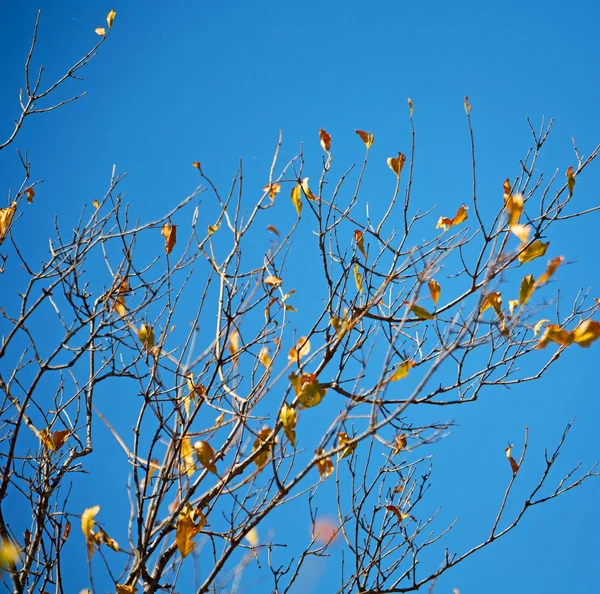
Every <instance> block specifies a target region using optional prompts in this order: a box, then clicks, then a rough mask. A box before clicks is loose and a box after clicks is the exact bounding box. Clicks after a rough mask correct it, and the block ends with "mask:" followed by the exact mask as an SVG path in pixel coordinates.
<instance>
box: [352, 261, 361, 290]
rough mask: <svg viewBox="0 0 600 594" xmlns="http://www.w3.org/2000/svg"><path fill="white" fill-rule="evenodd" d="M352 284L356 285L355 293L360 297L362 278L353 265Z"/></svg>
mask: <svg viewBox="0 0 600 594" xmlns="http://www.w3.org/2000/svg"><path fill="white" fill-rule="evenodd" d="M353 270H354V283H355V284H356V289H357V291H358V292H359V293H360V294H361V295H362V292H363V276H362V274H361V273H360V268H359V267H358V264H355V265H354V269H353Z"/></svg>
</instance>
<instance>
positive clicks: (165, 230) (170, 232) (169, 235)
mask: <svg viewBox="0 0 600 594" xmlns="http://www.w3.org/2000/svg"><path fill="white" fill-rule="evenodd" d="M160 233H161V235H163V236H164V238H165V252H166V253H167V255H168V254H170V253H171V252H172V251H173V248H174V247H175V244H176V243H177V226H176V225H171V224H170V223H165V224H164V225H163V226H162V229H161V231H160Z"/></svg>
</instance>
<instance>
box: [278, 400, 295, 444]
mask: <svg viewBox="0 0 600 594" xmlns="http://www.w3.org/2000/svg"><path fill="white" fill-rule="evenodd" d="M279 418H280V419H281V424H282V425H283V432H284V433H285V435H286V437H287V438H288V439H289V440H290V443H291V444H292V447H294V448H295V447H296V423H297V422H298V417H297V414H296V411H295V410H294V409H293V408H292V407H291V406H289V405H288V403H287V402H284V403H283V406H282V407H281V411H279Z"/></svg>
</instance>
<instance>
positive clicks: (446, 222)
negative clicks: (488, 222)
mask: <svg viewBox="0 0 600 594" xmlns="http://www.w3.org/2000/svg"><path fill="white" fill-rule="evenodd" d="M467 209H468V207H467V206H465V205H464V204H463V205H462V206H461V207H460V208H459V209H458V210H457V211H456V214H455V215H454V217H453V218H451V219H449V218H447V217H440V218H439V219H438V222H437V225H436V227H435V228H436V229H444V231H447V230H448V229H449V228H450V227H454V226H455V225H458V224H460V223H462V222H464V221H466V220H467V219H468V218H469V215H468V214H467Z"/></svg>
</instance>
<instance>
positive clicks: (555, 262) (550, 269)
mask: <svg viewBox="0 0 600 594" xmlns="http://www.w3.org/2000/svg"><path fill="white" fill-rule="evenodd" d="M563 260H564V257H563V256H557V257H556V258H552V260H550V262H548V266H547V267H546V272H544V274H542V276H540V278H538V279H537V283H536V285H537V286H538V287H541V286H542V285H543V284H545V283H547V282H548V281H549V280H550V277H551V276H552V275H553V274H554V273H555V272H556V269H557V268H558V267H559V266H560V265H561V264H562V263H563Z"/></svg>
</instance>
